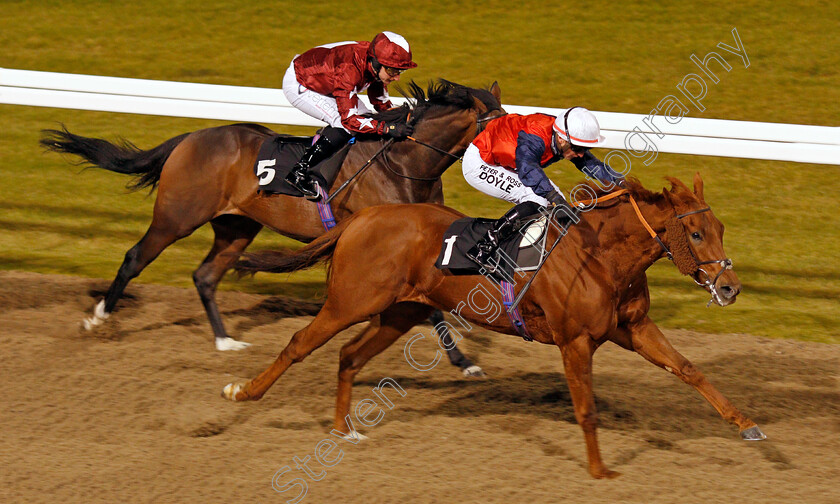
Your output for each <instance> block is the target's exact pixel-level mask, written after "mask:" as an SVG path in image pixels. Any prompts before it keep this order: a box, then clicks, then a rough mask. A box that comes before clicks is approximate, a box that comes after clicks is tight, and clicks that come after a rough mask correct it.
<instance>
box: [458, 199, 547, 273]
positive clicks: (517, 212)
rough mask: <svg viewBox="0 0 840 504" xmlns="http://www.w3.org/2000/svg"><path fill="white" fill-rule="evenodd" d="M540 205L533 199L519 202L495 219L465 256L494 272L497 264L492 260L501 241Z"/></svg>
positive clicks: (534, 213)
mask: <svg viewBox="0 0 840 504" xmlns="http://www.w3.org/2000/svg"><path fill="white" fill-rule="evenodd" d="M539 208H540V205H539V204H538V203H534V202H533V201H526V202H525V203H520V204H518V205H516V206H515V207H513V208H511V209H510V210H508V211H507V213H505V214H504V215H503V216H502V218H501V219H499V220H497V221H496V222H495V223H494V224H493V227H492V228H490V229H489V230H488V231H487V234H486V235H484V237H483V238H482V239H481V240H479V241H478V242H477V243H476V244H475V246H474V247H473V248H471V249H470V250H469V251H468V252H467V257H469V258H470V259H472V260H473V261H475V262H476V263H477V264H478V265H480V266H482V267H483V268H484V269H485V270H487V271H488V272H489V273H495V271H496V268H497V267H498V264H496V263H494V262H493V259H495V257H496V251H498V250H499V246H500V245H501V243H502V242H503V241H505V240H507V239H508V238H510V237H511V236H512V235H513V234H514V233H516V232H517V231H519V228H520V227H521V226H522V224H524V222H523V221H524V219H523V218H524V217H531V216H533V215H536V214H538V213H539Z"/></svg>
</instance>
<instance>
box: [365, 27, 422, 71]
mask: <svg viewBox="0 0 840 504" xmlns="http://www.w3.org/2000/svg"><path fill="white" fill-rule="evenodd" d="M368 56H369V57H371V58H373V60H374V61H377V62H378V63H379V64H381V65H383V66H386V67H391V68H399V69H400V70H406V69H409V68H414V67H416V66H417V63H415V62H413V61H411V47H409V45H408V41H407V40H405V38H404V37H403V36H402V35H397V34H396V33H394V32H389V31H384V32H382V33H379V34H377V35H376V36H375V37H373V40H372V41H371V43H370V47H368Z"/></svg>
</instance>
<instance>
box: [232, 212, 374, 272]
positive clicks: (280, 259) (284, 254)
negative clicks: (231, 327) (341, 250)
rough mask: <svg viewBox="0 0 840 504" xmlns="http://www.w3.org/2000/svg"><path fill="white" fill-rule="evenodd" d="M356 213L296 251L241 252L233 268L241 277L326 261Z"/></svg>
mask: <svg viewBox="0 0 840 504" xmlns="http://www.w3.org/2000/svg"><path fill="white" fill-rule="evenodd" d="M357 215H358V214H355V215H351V216H350V217H348V218H347V219H345V220H343V221H341V222H340V223H339V224H338V225H337V226H336V227H334V228H332V229H331V230H330V231H329V232H328V233H326V234H323V235H321V236H319V237H318V238H316V239H315V240H314V241H313V242H312V243H310V244H309V245H307V246H305V247H303V248H302V249H299V250H297V251H274V250H264V251H261V252H253V253H248V254H242V258H241V259H240V260H239V261H237V262H236V264H234V265H233V268H234V269H235V270H236V272H237V273H238V274H239V276H240V277H242V276H245V275H248V274H251V275H253V274H254V273H256V272H258V271H267V272H269V273H291V272H293V271H299V270H302V269H306V268H310V267H312V266H315V265H316V264H318V263H321V262H326V261H328V260H329V259H330V258H331V257H332V255H333V252H334V251H335V246H336V244H337V243H338V239H339V238H341V234H342V233H343V232H344V230H345V229H346V228H347V226H348V224H350V223H351V222H352V221H353V220H355V217H356V216H357Z"/></svg>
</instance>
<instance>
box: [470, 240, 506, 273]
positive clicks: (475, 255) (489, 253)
mask: <svg viewBox="0 0 840 504" xmlns="http://www.w3.org/2000/svg"><path fill="white" fill-rule="evenodd" d="M485 247H486V248H485ZM496 250H497V249H496V248H495V247H493V246H492V245H489V244H486V243H482V242H479V243H476V244H475V246H474V247H473V248H471V249H469V250H468V251H467V254H466V255H467V257H468V258H469V259H470V260H471V261H473V262H474V263H476V264H478V265H479V266H481V267H482V268H484V269H485V270H487V272H488V273H495V272H496V269H497V268H498V265H496V264H493V263H491V262H490V260H491V259H493V256H494V255H495V252H496Z"/></svg>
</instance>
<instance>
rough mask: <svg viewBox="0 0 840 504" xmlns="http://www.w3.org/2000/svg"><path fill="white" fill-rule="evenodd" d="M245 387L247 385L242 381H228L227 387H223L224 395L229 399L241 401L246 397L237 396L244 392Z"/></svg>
mask: <svg viewBox="0 0 840 504" xmlns="http://www.w3.org/2000/svg"><path fill="white" fill-rule="evenodd" d="M243 388H245V387H244V386H243V385H242V384H241V383H228V384H227V385H225V388H223V389H222V397H224V398H225V399H227V400H228V401H241V400H243V399H244V397H237V396H238V395H239V394H240V393H241V392H242V389H243ZM243 395H244V394H243Z"/></svg>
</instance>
